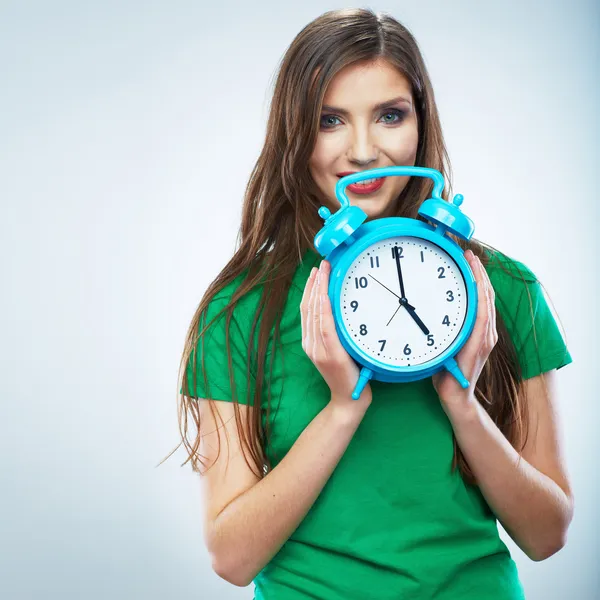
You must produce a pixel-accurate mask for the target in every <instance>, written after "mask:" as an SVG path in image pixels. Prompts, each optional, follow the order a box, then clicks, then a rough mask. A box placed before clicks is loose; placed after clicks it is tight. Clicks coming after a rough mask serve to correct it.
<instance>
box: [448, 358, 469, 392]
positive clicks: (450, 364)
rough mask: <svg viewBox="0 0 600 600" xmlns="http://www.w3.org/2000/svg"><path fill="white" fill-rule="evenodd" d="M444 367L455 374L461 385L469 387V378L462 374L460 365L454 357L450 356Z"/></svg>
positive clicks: (464, 387) (465, 387)
mask: <svg viewBox="0 0 600 600" xmlns="http://www.w3.org/2000/svg"><path fill="white" fill-rule="evenodd" d="M444 367H445V368H446V369H447V370H448V371H450V373H452V375H454V378H455V379H456V381H458V383H459V385H460V387H461V388H463V389H467V388H468V387H469V380H468V379H467V378H466V377H465V376H464V375H463V374H462V371H461V370H460V369H459V367H458V363H457V362H456V360H454V359H453V358H449V359H448V360H447V361H446V362H445V363H444Z"/></svg>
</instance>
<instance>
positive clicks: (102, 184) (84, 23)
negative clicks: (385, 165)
mask: <svg viewBox="0 0 600 600" xmlns="http://www.w3.org/2000/svg"><path fill="white" fill-rule="evenodd" d="M343 6H344V5H339V6H338V5H330V4H328V3H326V2H317V1H312V2H310V1H307V2H304V3H303V4H302V5H301V4H300V3H295V4H292V5H289V6H284V5H280V4H279V3H276V2H275V1H274V0H271V1H269V2H262V3H252V4H246V3H241V2H240V3H239V4H232V3H230V2H219V3H215V4H214V5H206V4H203V3H200V2H172V3H169V4H167V3H165V2H156V1H152V2H149V1H145V2H139V1H129V2H114V1H112V2H108V1H105V2H102V3H100V2H98V3H89V2H73V1H71V2H66V1H62V2H60V1H56V2H52V3H51V2H2V3H0V69H1V73H0V74H1V76H2V91H1V93H0V199H1V208H2V218H1V219H0V244H1V253H0V261H1V265H2V280H1V281H2V293H1V294H0V314H1V318H2V335H1V345H0V357H1V364H2V377H1V384H0V385H1V388H0V392H1V399H2V403H1V410H2V412H1V414H0V423H1V430H0V444H1V449H2V457H3V460H2V471H1V472H2V494H1V497H0V503H1V508H2V512H1V514H2V519H1V525H0V540H1V544H2V546H1V555H0V596H1V597H2V598H7V599H10V600H21V599H30V598H31V599H33V598H35V599H41V598H44V599H54V598H56V599H58V598H60V599H61V600H67V599H82V598H84V599H100V598H101V599H108V598H110V599H112V600H116V599H137V598H140V599H141V598H143V599H145V600H150V599H166V598H175V597H178V596H179V595H185V597H188V598H190V597H194V598H205V599H213V598H247V599H250V598H252V591H251V590H252V587H249V588H246V589H240V588H236V587H234V586H232V585H230V584H228V583H227V582H225V581H223V580H221V579H219V578H218V577H217V576H216V575H215V574H214V573H213V572H212V571H211V567H210V562H209V558H208V555H207V553H206V551H205V549H204V547H203V543H202V530H201V508H202V507H201V504H200V493H199V492H200V487H199V482H198V479H197V476H196V475H194V474H193V473H192V471H191V469H190V468H189V465H186V467H185V468H180V466H179V465H180V464H181V463H182V462H183V460H184V459H185V455H184V453H183V450H182V449H180V450H179V451H178V452H177V453H176V454H175V455H174V456H173V457H172V458H171V459H169V460H168V461H167V462H166V463H164V464H163V465H162V466H161V467H160V468H155V466H156V465H157V463H158V462H159V461H160V460H161V459H162V458H163V457H164V456H165V455H166V454H167V453H168V452H169V451H171V449H173V448H174V447H175V445H176V444H177V443H178V440H179V438H178V427H177V415H176V394H177V392H178V388H177V385H176V374H177V367H178V364H179V358H180V353H181V350H182V347H183V341H184V336H185V332H186V330H187V327H188V324H189V322H190V319H191V317H192V314H193V311H194V310H195V308H196V306H197V304H198V302H199V300H200V298H201V295H202V293H203V291H204V289H205V288H206V286H207V285H208V283H209V282H210V281H211V280H212V279H213V278H214V277H215V276H216V274H217V273H218V271H219V270H220V269H221V268H222V266H223V265H224V264H225V261H226V260H227V259H228V258H229V257H230V256H231V253H232V251H233V247H234V242H235V234H236V231H237V227H238V224H239V219H240V207H241V198H242V194H243V190H244V186H245V183H246V180H247V177H248V175H249V173H250V170H251V168H252V166H253V164H254V161H255V160H256V158H257V156H258V153H259V151H260V148H261V145H262V143H263V139H264V126H265V120H266V115H267V106H268V100H269V96H270V91H271V83H272V77H273V76H274V73H275V69H276V67H277V64H278V62H279V60H280V58H281V56H282V55H283V53H284V52H285V49H286V48H287V46H288V45H289V44H290V42H291V41H292V39H293V37H294V36H295V35H296V34H297V33H298V32H299V31H300V29H301V28H302V27H303V26H304V25H306V24H307V23H308V22H309V21H310V20H312V19H314V18H315V17H317V16H318V15H319V14H321V13H323V12H324V11H326V10H329V9H331V8H339V7H343ZM356 6H360V5H356ZM369 6H370V7H371V8H374V9H376V10H380V11H387V12H390V13H391V14H393V15H394V16H395V17H396V18H398V19H399V20H400V21H402V22H403V23H404V24H405V25H407V26H408V27H409V28H410V29H411V31H412V32H413V33H414V35H415V36H416V38H417V40H418V42H419V44H420V46H421V49H422V51H423V53H424V56H425V60H426V62H427V66H428V68H429V69H430V74H431V76H432V79H433V84H434V89H435V93H436V98H437V101H438V105H439V109H440V112H441V117H442V124H443V128H444V132H445V135H446V140H447V143H448V147H449V151H450V155H451V159H452V161H453V167H454V173H455V178H454V182H455V192H460V193H462V194H464V196H465V203H464V205H463V208H464V210H465V212H466V213H467V214H469V215H470V216H471V217H472V218H473V219H474V221H475V223H476V226H477V231H476V236H477V237H479V238H480V239H483V240H485V241H487V242H489V243H491V244H492V245H494V246H496V247H498V248H500V249H501V250H503V251H504V252H506V253H508V254H509V255H511V256H513V257H515V258H517V259H519V260H522V261H523V262H524V263H525V264H526V265H528V266H529V267H530V268H531V269H532V270H533V271H534V272H535V273H536V274H537V275H538V277H539V278H540V279H541V281H542V283H543V284H544V285H545V287H546V289H547V290H548V292H549V294H550V298H551V300H552V301H553V303H554V307H555V309H556V311H557V313H558V315H560V318H561V320H562V324H563V327H564V330H565V332H566V336H567V341H568V344H569V348H570V350H571V353H572V355H573V358H574V363H573V364H572V365H570V366H568V367H566V368H565V369H563V370H562V371H560V372H559V377H558V382H559V384H558V390H557V391H558V404H559V410H560V414H561V419H562V427H563V433H564V447H565V452H566V457H567V461H568V467H569V471H570V474H571V478H572V483H573V486H574V490H575V494H576V513H575V518H574V520H573V523H572V525H571V528H570V533H569V539H568V544H567V546H566V547H565V548H564V549H563V550H562V551H561V552H559V553H558V554H556V555H554V556H553V557H551V558H550V559H548V560H546V561H543V562H540V563H534V562H532V561H530V560H529V559H528V558H527V557H526V556H525V555H524V554H523V553H522V552H521V551H520V550H519V548H518V547H516V546H515V544H514V543H512V541H511V540H510V538H508V536H507V535H506V534H505V533H504V531H501V535H502V537H503V539H505V541H506V542H507V544H508V546H509V548H510V550H511V552H512V554H513V556H514V558H515V560H516V562H517V564H518V567H519V570H520V573H521V577H522V579H523V582H524V585H525V588H526V591H527V597H528V599H531V600H538V599H539V600H542V599H544V600H546V599H550V600H552V599H562V598H567V597H569V598H577V599H578V600H592V599H593V598H597V597H598V595H597V594H598V592H597V590H598V589H599V587H600V585H599V579H598V574H597V571H596V569H597V567H598V562H599V560H598V559H599V552H598V550H599V542H598V540H599V533H600V531H599V529H600V528H599V525H598V523H599V519H598V516H597V505H598V501H599V499H600V498H599V495H598V488H599V485H598V484H599V476H598V473H599V469H598V466H597V459H598V455H599V450H600V446H599V443H598V439H597V437H596V432H597V426H598V420H599V419H598V417H599V409H598V397H597V391H596V389H595V385H594V384H595V377H596V376H597V367H598V362H597V359H596V358H595V357H596V356H597V352H598V342H597V339H598V333H599V332H598V319H597V316H596V305H597V291H598V275H597V273H598V260H597V253H598V242H597V241H596V227H597V224H598V208H597V203H598V198H597V195H598V192H597V188H598V186H597V185H596V183H595V181H593V179H592V176H594V175H595V174H596V170H597V168H598V165H599V164H600V163H599V152H598V149H599V146H598V141H597V140H598V134H599V128H598V106H599V100H600V98H599V93H598V71H597V68H598V58H599V41H598V40H599V35H598V34H599V8H598V4H597V3H593V2H592V1H588V2H585V1H581V0H580V1H571V2H566V1H561V2H557V1H555V2H541V1H540V2H532V1H528V2H514V1H511V2H487V3H484V4H481V3H479V2H467V1H455V2H441V1H440V2H435V1H432V0H430V1H420V2H395V3H390V4H385V3H377V4H371V5H369ZM593 169H596V170H593ZM594 590H596V593H594Z"/></svg>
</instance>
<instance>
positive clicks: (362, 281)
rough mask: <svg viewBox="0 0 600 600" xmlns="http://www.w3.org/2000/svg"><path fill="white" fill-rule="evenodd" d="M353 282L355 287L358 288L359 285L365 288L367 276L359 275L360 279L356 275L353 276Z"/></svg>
mask: <svg viewBox="0 0 600 600" xmlns="http://www.w3.org/2000/svg"><path fill="white" fill-rule="evenodd" d="M354 283H355V284H356V288H357V289H358V288H359V287H361V288H366V287H367V283H368V281H367V278H366V277H361V278H360V279H359V278H358V277H355V278H354Z"/></svg>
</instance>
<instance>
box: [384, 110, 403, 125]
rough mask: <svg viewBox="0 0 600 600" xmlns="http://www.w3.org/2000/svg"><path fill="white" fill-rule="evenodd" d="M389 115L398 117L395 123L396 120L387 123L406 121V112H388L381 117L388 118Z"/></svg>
mask: <svg viewBox="0 0 600 600" xmlns="http://www.w3.org/2000/svg"><path fill="white" fill-rule="evenodd" d="M389 115H393V116H396V117H398V118H397V119H396V120H395V121H394V120H389V119H388V120H386V121H385V123H400V122H401V121H402V120H403V119H404V112H403V111H401V110H388V111H387V112H386V113H383V115H381V116H382V117H387V116H389Z"/></svg>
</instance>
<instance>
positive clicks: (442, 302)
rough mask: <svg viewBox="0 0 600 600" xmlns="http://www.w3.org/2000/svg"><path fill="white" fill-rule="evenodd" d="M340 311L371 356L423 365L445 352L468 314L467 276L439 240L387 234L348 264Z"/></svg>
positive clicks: (398, 363)
mask: <svg viewBox="0 0 600 600" xmlns="http://www.w3.org/2000/svg"><path fill="white" fill-rule="evenodd" d="M396 252H397V253H398V257H396ZM402 288H403V290H404V294H403V293H402ZM339 314H340V315H341V318H342V322H343V324H344V326H345V328H346V330H347V332H348V334H349V336H350V338H351V339H352V341H353V342H354V344H355V345H356V346H357V347H358V348H360V349H361V350H362V351H363V352H365V353H366V354H368V355H369V356H371V357H373V358H374V359H377V360H378V361H380V362H383V363H386V364H389V365H394V366H414V365H420V364H423V363H426V362H429V361H431V360H432V359H434V358H435V357H436V356H439V355H440V354H442V353H443V352H444V351H445V350H446V349H447V348H448V347H449V346H450V344H452V342H453V341H454V340H455V339H456V337H457V336H458V334H459V333H460V331H461V329H462V327H463V325H464V322H465V317H466V314H467V293H466V284H465V280H464V278H463V275H462V272H461V270H460V269H459V268H458V265H457V264H456V263H455V262H454V260H453V259H452V258H451V257H450V255H449V254H448V253H447V252H446V251H445V250H443V249H442V248H440V247H439V246H438V245H436V244H434V243H432V242H429V241H428V240H424V239H421V238H417V237H412V236H396V237H391V238H386V239H385V240H382V241H380V242H376V243H375V244H373V245H371V246H369V248H367V249H366V250H364V251H363V252H362V253H361V254H360V255H359V256H358V257H357V258H356V259H355V260H354V261H353V262H352V264H351V265H350V268H349V269H348V270H347V272H346V274H345V276H344V280H343V282H342V288H341V294H340V306H339Z"/></svg>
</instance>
